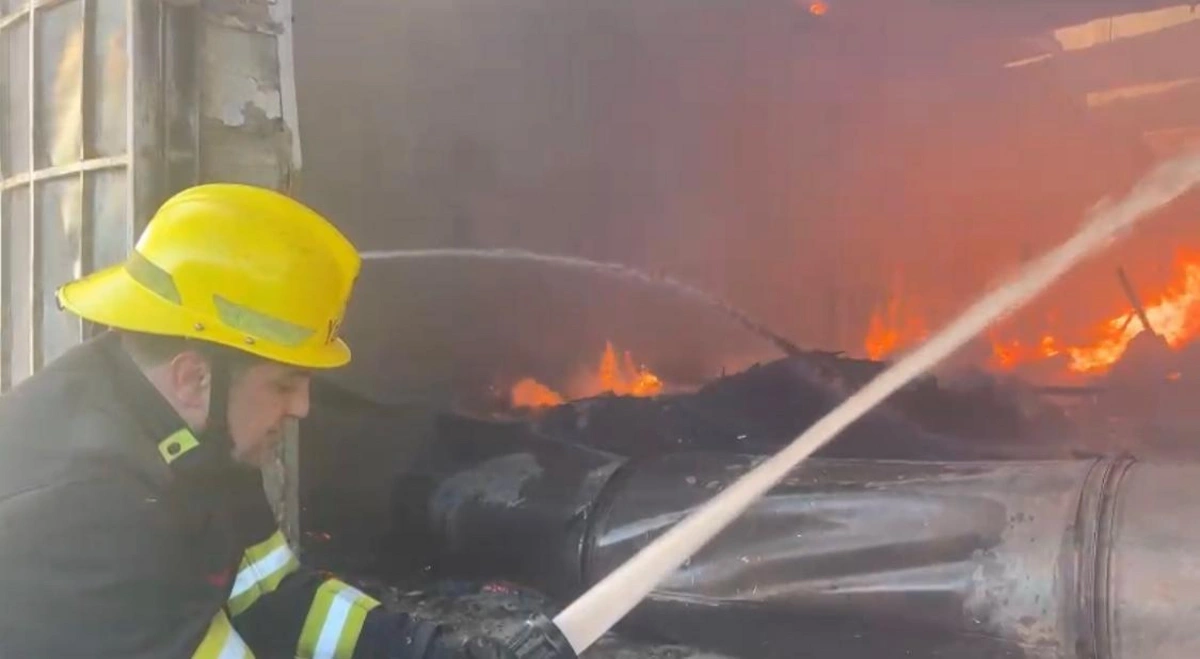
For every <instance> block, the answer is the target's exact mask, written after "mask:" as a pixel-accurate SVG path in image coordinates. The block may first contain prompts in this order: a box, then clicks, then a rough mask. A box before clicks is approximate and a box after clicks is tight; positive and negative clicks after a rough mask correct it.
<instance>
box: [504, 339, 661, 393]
mask: <svg viewBox="0 0 1200 659" xmlns="http://www.w3.org/2000/svg"><path fill="white" fill-rule="evenodd" d="M662 390H663V382H662V380H661V379H660V378H659V377H658V376H657V375H655V374H654V373H652V372H651V371H650V370H649V369H648V368H646V367H645V366H640V365H638V364H637V363H636V362H634V360H633V355H631V354H630V353H629V352H628V351H626V352H624V353H622V357H621V359H620V360H618V359H617V351H616V349H615V348H614V347H613V344H612V342H611V341H606V342H605V343H604V353H603V354H601V356H600V361H599V363H597V364H596V366H595V367H594V368H591V369H588V370H586V371H585V372H583V373H581V374H580V375H579V376H577V377H576V378H575V379H574V380H573V381H572V383H571V386H570V388H569V393H570V397H571V398H572V399H579V398H589V397H592V396H598V395H601V394H605V393H609V394H614V395H617V396H636V397H640V398H644V397H650V396H657V395H658V394H660V393H662ZM509 400H510V403H511V405H512V406H513V407H551V406H554V405H561V404H562V403H563V402H565V401H566V397H564V396H563V395H562V394H560V393H558V392H556V391H554V390H553V389H551V388H550V387H548V386H546V385H544V384H542V383H541V382H538V381H537V380H535V379H533V378H523V379H521V380H520V381H518V382H517V383H516V384H514V385H513V386H512V389H511V390H510V391H509Z"/></svg>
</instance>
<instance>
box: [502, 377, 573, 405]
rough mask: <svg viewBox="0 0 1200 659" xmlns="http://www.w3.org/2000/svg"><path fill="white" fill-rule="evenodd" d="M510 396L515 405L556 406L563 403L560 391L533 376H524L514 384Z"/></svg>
mask: <svg viewBox="0 0 1200 659" xmlns="http://www.w3.org/2000/svg"><path fill="white" fill-rule="evenodd" d="M509 398H510V401H511V404H512V406H513V407H554V406H555V405H562V404H563V397H562V396H560V395H559V394H558V392H556V391H554V390H553V389H551V388H550V387H547V386H546V385H544V384H542V383H541V382H538V381H537V380H534V379H533V378H523V379H521V380H520V381H518V382H517V383H516V384H514V385H513V386H512V391H510V392H509Z"/></svg>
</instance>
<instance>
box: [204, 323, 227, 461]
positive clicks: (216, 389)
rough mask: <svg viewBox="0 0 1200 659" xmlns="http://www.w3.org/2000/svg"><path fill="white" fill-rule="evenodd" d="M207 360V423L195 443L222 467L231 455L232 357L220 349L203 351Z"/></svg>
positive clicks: (214, 348)
mask: <svg viewBox="0 0 1200 659" xmlns="http://www.w3.org/2000/svg"><path fill="white" fill-rule="evenodd" d="M204 352H205V353H206V354H207V356H208V368H209V378H210V385H209V393H208V423H207V424H205V427H204V432H202V433H200V435H199V437H198V439H199V440H200V444H201V445H202V446H203V447H204V449H205V453H207V454H208V455H209V456H210V459H211V460H215V461H216V462H217V463H218V464H222V463H225V462H226V460H228V459H229V458H230V456H231V455H232V452H233V437H232V436H231V435H230V432H229V390H230V383H231V379H232V370H233V369H232V363H231V362H232V357H231V356H230V355H229V354H227V353H226V352H225V351H224V350H222V349H221V348H220V347H216V346H214V347H213V348H212V349H208V350H205V351H204Z"/></svg>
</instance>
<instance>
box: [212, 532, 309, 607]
mask: <svg viewBox="0 0 1200 659" xmlns="http://www.w3.org/2000/svg"><path fill="white" fill-rule="evenodd" d="M299 567H300V561H298V560H297V559H296V555H295V554H293V553H292V550H291V548H290V547H288V544H287V538H285V537H284V536H283V533H282V532H280V531H275V533H273V534H271V537H269V538H267V539H266V540H264V541H262V542H260V543H258V544H256V545H254V546H253V547H250V548H249V549H247V550H246V552H245V554H244V555H243V556H242V563H241V566H240V567H239V568H238V574H237V578H236V579H235V580H234V582H233V590H231V591H230V593H229V612H230V613H231V614H233V615H234V616H237V615H240V614H241V613H242V612H244V611H245V610H246V609H249V608H250V607H251V606H252V605H253V604H254V603H255V602H257V601H258V598H260V597H262V596H263V595H266V594H267V593H269V592H271V591H273V590H275V589H276V588H278V587H279V582H280V581H283V578H284V577H286V576H287V575H289V574H291V573H292V572H295V571H296V569H297V568H299Z"/></svg>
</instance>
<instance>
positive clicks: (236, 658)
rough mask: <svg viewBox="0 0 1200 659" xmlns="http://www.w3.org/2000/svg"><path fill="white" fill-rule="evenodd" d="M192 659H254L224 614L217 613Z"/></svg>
mask: <svg viewBox="0 0 1200 659" xmlns="http://www.w3.org/2000/svg"><path fill="white" fill-rule="evenodd" d="M192 659H254V653H253V652H251V651H250V648H248V647H246V643H245V642H244V641H243V640H242V637H241V636H239V635H238V633H237V631H236V630H234V628H233V625H231V624H229V618H228V617H227V616H226V615H225V612H224V611H217V615H215V616H213V619H212V623H211V624H209V626H208V633H207V634H205V635H204V640H202V641H200V647H198V648H196V652H195V653H193V654H192Z"/></svg>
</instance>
